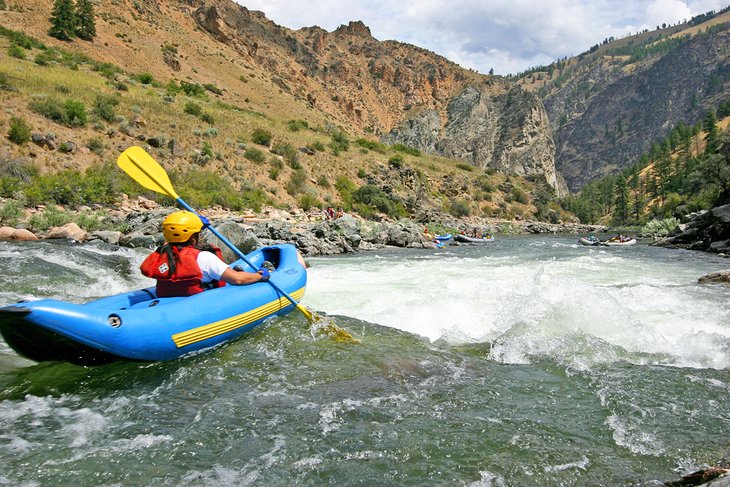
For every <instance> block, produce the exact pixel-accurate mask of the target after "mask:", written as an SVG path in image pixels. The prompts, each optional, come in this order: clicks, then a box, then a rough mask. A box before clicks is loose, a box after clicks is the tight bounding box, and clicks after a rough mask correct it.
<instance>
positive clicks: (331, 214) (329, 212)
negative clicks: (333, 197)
mask: <svg viewBox="0 0 730 487" xmlns="http://www.w3.org/2000/svg"><path fill="white" fill-rule="evenodd" d="M326 214H327V219H328V220H332V219H334V218H335V210H334V209H333V208H332V207H331V206H328V207H327V212H326Z"/></svg>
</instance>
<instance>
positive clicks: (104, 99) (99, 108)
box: [91, 95, 119, 123]
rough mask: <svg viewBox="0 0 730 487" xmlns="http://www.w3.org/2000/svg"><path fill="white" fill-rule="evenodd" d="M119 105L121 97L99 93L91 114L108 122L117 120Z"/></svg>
mask: <svg viewBox="0 0 730 487" xmlns="http://www.w3.org/2000/svg"><path fill="white" fill-rule="evenodd" d="M117 105H119V98H118V97H117V96H110V95H99V96H97V97H96V100H95V101H94V107H93V108H92V109H91V114H92V115H95V116H97V117H99V118H100V119H102V120H104V121H106V122H109V123H112V122H115V121H116V119H117V114H116V107H117Z"/></svg>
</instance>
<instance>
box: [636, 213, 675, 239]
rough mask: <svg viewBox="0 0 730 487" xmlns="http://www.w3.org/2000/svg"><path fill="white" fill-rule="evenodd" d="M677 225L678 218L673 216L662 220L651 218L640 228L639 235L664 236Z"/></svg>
mask: <svg viewBox="0 0 730 487" xmlns="http://www.w3.org/2000/svg"><path fill="white" fill-rule="evenodd" d="M677 225H679V220H677V219H676V218H673V217H672V218H666V219H664V220H651V221H649V222H647V224H646V225H644V226H643V227H642V228H641V232H640V233H641V235H651V236H658V237H666V236H667V235H668V234H669V232H671V231H672V230H674V229H675V228H676V227H677Z"/></svg>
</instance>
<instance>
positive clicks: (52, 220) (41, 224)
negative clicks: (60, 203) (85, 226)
mask: <svg viewBox="0 0 730 487" xmlns="http://www.w3.org/2000/svg"><path fill="white" fill-rule="evenodd" d="M71 221H73V217H72V215H71V213H69V212H67V211H65V210H60V209H58V208H57V207H56V206H49V207H48V208H46V209H45V210H44V211H43V212H41V213H36V214H35V215H33V216H31V217H30V218H29V219H28V227H29V228H30V230H31V231H33V232H38V231H41V230H47V229H49V228H51V227H61V226H63V225H65V224H67V223H71Z"/></svg>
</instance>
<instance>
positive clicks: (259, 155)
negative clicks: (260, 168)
mask: <svg viewBox="0 0 730 487" xmlns="http://www.w3.org/2000/svg"><path fill="white" fill-rule="evenodd" d="M243 157H245V158H246V159H248V160H249V161H252V162H259V163H260V162H264V161H266V156H265V155H264V153H263V152H261V151H260V150H258V149H257V148H255V147H249V148H248V149H246V152H244V153H243Z"/></svg>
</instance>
